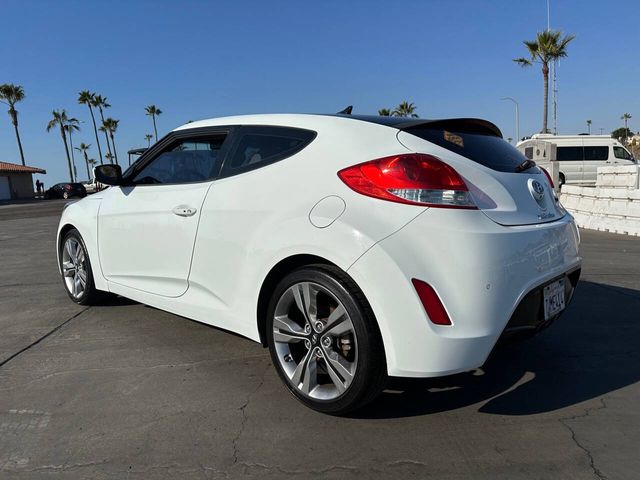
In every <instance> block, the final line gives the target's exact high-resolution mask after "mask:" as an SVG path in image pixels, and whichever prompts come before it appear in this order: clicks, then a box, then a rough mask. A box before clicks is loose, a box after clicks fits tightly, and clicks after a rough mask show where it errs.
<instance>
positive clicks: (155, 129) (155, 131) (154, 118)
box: [151, 115, 158, 142]
mask: <svg viewBox="0 0 640 480" xmlns="http://www.w3.org/2000/svg"><path fill="white" fill-rule="evenodd" d="M151 118H152V119H153V133H155V134H156V142H157V141H158V129H157V128H156V116H155V115H151Z"/></svg>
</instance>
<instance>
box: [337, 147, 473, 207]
mask: <svg viewBox="0 0 640 480" xmlns="http://www.w3.org/2000/svg"><path fill="white" fill-rule="evenodd" d="M338 176H339V177H340V179H341V180H342V181H343V182H344V183H345V184H346V185H347V186H348V187H349V188H351V189H352V190H355V191H356V192H358V193H361V194H362V195H367V196H369V197H373V198H378V199H381V200H388V201H391V202H398V203H407V204H409V205H421V206H428V207H444V208H469V209H475V208H477V207H476V205H475V204H474V203H473V200H472V199H471V195H470V194H469V189H468V188H467V185H466V184H465V183H464V180H462V177H461V176H460V175H459V174H458V172H456V171H455V169H454V168H453V167H451V166H450V165H447V164H446V163H444V162H443V161H442V160H440V159H438V158H436V157H434V156H431V155H426V154H422V153H411V154H403V155H394V156H392V157H385V158H380V159H378V160H372V161H370V162H365V163H360V164H358V165H354V166H352V167H348V168H345V169H344V170H340V171H339V172H338Z"/></svg>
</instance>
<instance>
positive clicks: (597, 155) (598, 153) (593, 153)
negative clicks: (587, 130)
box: [584, 146, 609, 160]
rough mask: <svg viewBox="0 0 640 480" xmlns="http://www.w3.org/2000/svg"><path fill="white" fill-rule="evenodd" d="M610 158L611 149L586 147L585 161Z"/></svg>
mask: <svg viewBox="0 0 640 480" xmlns="http://www.w3.org/2000/svg"><path fill="white" fill-rule="evenodd" d="M608 158H609V147H587V146H585V147H584V159H585V160H607V159H608Z"/></svg>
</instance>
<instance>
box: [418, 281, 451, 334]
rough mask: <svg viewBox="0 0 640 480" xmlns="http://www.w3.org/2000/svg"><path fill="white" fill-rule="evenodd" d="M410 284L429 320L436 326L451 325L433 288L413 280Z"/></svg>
mask: <svg viewBox="0 0 640 480" xmlns="http://www.w3.org/2000/svg"><path fill="white" fill-rule="evenodd" d="M411 283H413V287H414V288H415V289H416V292H417V293H418V297H420V301H421V302H422V306H423V307H424V309H425V311H426V312H427V315H428V316H429V320H431V322H432V323H435V324H436V325H451V320H450V319H449V315H447V311H446V310H445V309H444V305H442V302H441V301H440V297H438V294H437V293H436V291H435V290H434V289H433V287H431V285H429V284H428V283H425V282H423V281H422V280H417V279H415V278H414V279H412V280H411Z"/></svg>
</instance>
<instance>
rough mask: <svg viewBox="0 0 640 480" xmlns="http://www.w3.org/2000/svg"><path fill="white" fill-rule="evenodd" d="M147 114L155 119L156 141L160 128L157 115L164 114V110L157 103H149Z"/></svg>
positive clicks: (146, 108)
mask: <svg viewBox="0 0 640 480" xmlns="http://www.w3.org/2000/svg"><path fill="white" fill-rule="evenodd" d="M144 110H145V112H147V113H146V115H148V116H150V117H151V118H152V119H153V131H154V133H155V134H156V142H157V141H158V129H157V128H156V117H157V116H158V115H161V114H162V110H160V109H159V108H158V107H156V106H155V105H149V106H148V107H145V109H144Z"/></svg>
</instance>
